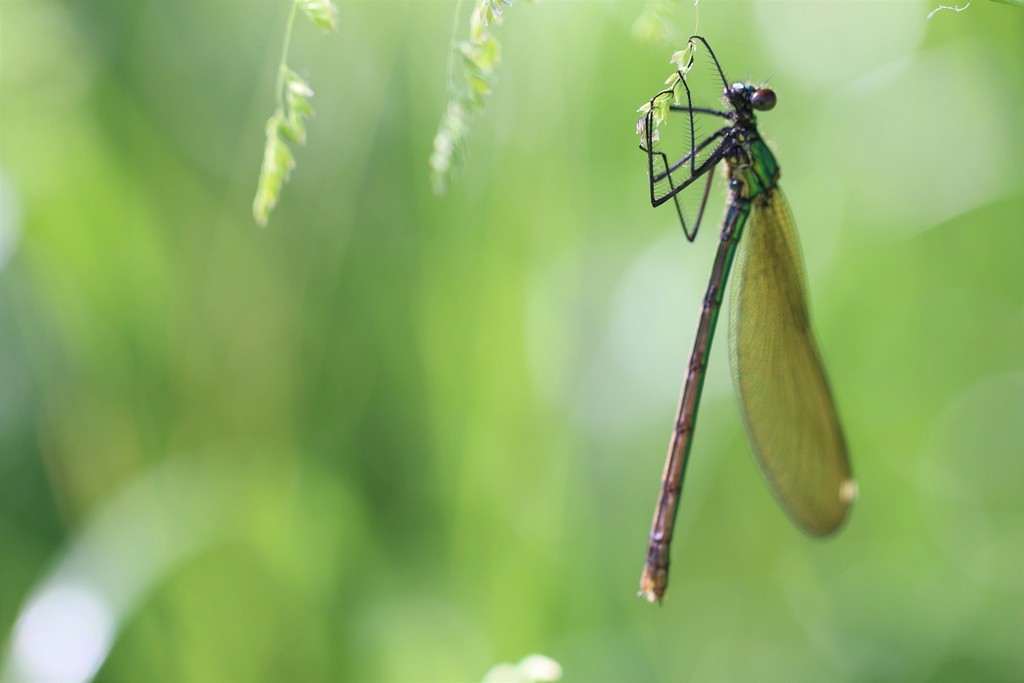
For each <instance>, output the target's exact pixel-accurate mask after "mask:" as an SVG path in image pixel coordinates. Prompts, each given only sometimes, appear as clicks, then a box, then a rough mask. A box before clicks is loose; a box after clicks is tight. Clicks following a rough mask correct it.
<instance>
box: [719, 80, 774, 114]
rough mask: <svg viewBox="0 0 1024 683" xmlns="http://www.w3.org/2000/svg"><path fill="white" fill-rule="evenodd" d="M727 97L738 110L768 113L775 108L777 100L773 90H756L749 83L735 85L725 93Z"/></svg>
mask: <svg viewBox="0 0 1024 683" xmlns="http://www.w3.org/2000/svg"><path fill="white" fill-rule="evenodd" d="M725 97H726V99H727V100H728V101H729V103H730V104H732V106H733V107H736V108H737V109H748V110H749V109H755V110H757V111H768V110H769V109H773V108H774V107H775V102H776V100H777V98H776V96H775V91H774V90H772V89H771V88H755V87H754V86H752V85H749V84H747V83H733V84H732V85H731V86H729V89H728V90H726V91H725Z"/></svg>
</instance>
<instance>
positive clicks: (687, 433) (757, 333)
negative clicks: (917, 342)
mask: <svg viewBox="0 0 1024 683" xmlns="http://www.w3.org/2000/svg"><path fill="white" fill-rule="evenodd" d="M699 47H703V48H704V49H706V50H707V55H708V57H709V58H710V59H711V61H712V62H713V64H714V76H713V77H714V79H715V80H716V81H717V80H719V79H720V81H721V86H722V87H723V88H724V92H723V95H722V103H723V107H722V108H721V109H717V108H712V107H703V106H700V105H699V103H697V102H695V101H694V96H693V92H691V87H690V85H689V84H688V82H687V75H688V72H689V71H690V67H692V65H693V60H694V53H695V52H696V50H697V48H699ZM688 52H689V59H688V61H687V62H686V63H685V64H683V63H682V61H683V60H682V59H680V60H679V62H678V66H679V67H680V68H679V70H678V71H677V73H676V75H675V76H674V77H673V78H671V79H670V83H672V84H673V85H672V87H671V88H669V89H668V90H663V91H661V92H660V93H658V94H657V95H655V96H654V97H653V98H651V100H650V103H649V104H648V105H646V106H645V108H642V109H641V111H644V112H645V115H644V117H643V118H642V119H641V120H640V121H639V123H638V130H639V132H640V134H641V136H642V140H643V141H642V143H641V145H640V149H642V150H643V151H644V152H645V153H646V154H647V170H648V174H649V176H650V185H651V203H652V204H653V205H654V206H659V205H661V204H664V203H665V202H667V201H669V200H672V202H673V203H674V204H675V206H676V210H677V212H678V213H679V218H680V220H681V221H682V223H683V231H684V233H685V234H686V237H687V239H689V240H690V241H693V240H694V239H696V236H697V230H698V228H699V227H700V220H701V217H702V216H703V214H704V205H705V204H706V203H707V200H708V196H709V190H710V187H711V181H712V178H713V176H714V174H715V169H716V167H717V166H718V164H719V163H720V162H722V163H724V164H725V175H726V177H727V179H728V200H727V203H726V211H725V218H724V220H723V224H722V232H721V236H720V240H721V241H720V243H719V245H718V252H717V254H716V256H715V261H714V264H713V265H712V268H711V279H710V282H709V283H708V288H707V293H706V294H705V296H704V306H703V310H702V311H701V316H700V322H699V323H698V325H697V335H696V339H694V342H693V350H692V352H691V354H690V363H689V367H688V369H687V373H686V382H685V384H684V385H683V393H682V398H681V399H680V403H679V411H678V413H677V414H676V421H675V428H674V430H673V432H672V440H671V442H670V444H669V449H668V460H667V461H666V463H665V471H664V474H663V475H662V480H661V494H660V496H659V498H658V505H657V508H656V509H655V511H654V522H653V524H652V527H651V536H650V543H649V545H648V548H647V561H646V563H645V564H644V571H643V576H642V577H641V579H640V594H641V596H643V597H644V598H646V599H648V600H650V601H651V602H654V601H660V600H661V599H662V597H663V596H664V594H665V587H666V585H667V583H668V565H669V544H670V542H671V540H672V529H673V526H674V524H675V517H676V512H677V510H678V508H679V496H680V491H681V489H682V485H683V476H684V474H685V471H686V463H687V460H688V456H689V451H690V445H691V443H692V439H693V431H694V425H695V422H696V418H697V407H698V404H699V402H700V393H701V388H702V386H703V384H704V376H705V374H706V372H707V361H708V354H709V352H710V349H711V340H712V337H713V336H714V332H715V323H716V321H717V320H718V312H719V309H720V308H721V306H722V296H723V292H724V291H725V286H726V282H727V280H728V279H729V271H730V270H731V269H732V267H733V265H734V264H733V260H734V256H735V257H736V259H735V261H736V263H735V268H736V281H735V282H734V283H733V287H732V304H731V315H730V328H731V329H730V344H729V347H730V358H731V361H732V374H733V381H734V384H735V387H736V393H737V396H738V398H739V404H740V410H741V413H742V415H743V421H744V423H745V426H746V430H747V437H748V439H749V441H750V446H751V449H752V450H753V451H754V455H755V456H756V458H757V461H758V462H759V463H760V466H761V469H762V470H763V472H764V474H765V477H766V478H767V480H768V482H769V484H770V487H771V489H772V491H773V492H774V494H775V496H776V498H777V499H778V501H779V503H780V504H781V505H782V507H783V508H784V509H785V510H786V512H787V513H788V514H789V516H790V518H791V519H792V520H793V522H794V523H795V524H796V525H797V526H799V527H800V528H801V529H803V530H804V531H806V532H807V533H808V534H811V535H813V536H824V535H827V534H830V533H832V532H833V531H835V530H836V529H838V528H839V526H840V525H841V524H842V523H843V520H845V519H846V516H847V513H848V511H849V507H850V502H851V501H852V500H853V497H854V493H855V490H856V489H855V484H854V482H853V478H852V476H851V474H850V465H849V461H848V459H847V455H846V444H845V441H844V439H843V433H842V428H841V427H840V425H839V418H838V416H837V415H836V409H835V405H834V403H833V401H832V395H831V392H830V391H829V387H828V382H827V380H826V379H825V373H824V370H823V369H822V365H821V359H820V357H819V354H818V349H817V345H816V343H815V341H814V336H813V334H812V332H811V327H810V321H809V318H808V311H807V303H806V295H805V291H804V274H803V265H802V263H801V257H800V248H799V244H798V243H797V238H796V232H795V230H794V226H793V218H792V216H791V215H790V212H789V207H788V206H787V204H786V200H785V198H784V197H783V196H782V192H781V190H780V189H779V184H778V183H779V165H778V163H777V162H776V160H775V156H774V155H773V154H772V152H771V151H770V150H769V149H768V146H767V145H766V144H765V142H764V140H762V138H761V136H760V134H759V133H758V131H757V123H756V119H755V115H754V114H755V112H762V111H768V110H769V109H772V108H773V107H774V106H775V102H776V95H775V93H774V92H773V91H772V90H770V89H768V88H765V87H757V86H753V85H750V84H747V83H733V84H730V83H729V82H728V81H727V80H726V78H725V74H724V73H723V72H722V68H721V65H720V64H719V63H718V59H717V58H716V57H715V55H714V52H712V50H711V46H710V45H708V43H707V41H706V40H705V39H704V38H702V37H700V36H693V37H691V38H690V41H689V44H688ZM680 54H681V53H680ZM716 87H717V86H716ZM680 89H681V90H680ZM684 94H685V96H684ZM684 100H685V101H684ZM659 115H662V116H667V115H673V116H675V117H676V118H677V119H681V120H682V122H684V123H685V124H688V129H687V132H688V136H687V138H688V139H687V140H686V144H685V149H684V150H683V153H682V154H681V156H678V157H669V156H668V154H667V153H666V151H664V150H663V148H662V144H661V142H660V141H659V131H658V130H657V123H658V122H659V118H658V117H659ZM709 119H710V120H720V121H722V122H724V125H722V126H721V127H720V128H718V129H717V130H715V131H714V132H713V133H711V134H710V135H708V136H707V137H704V138H703V139H698V136H697V133H696V131H697V129H698V127H699V123H700V122H701V121H704V120H709ZM698 180H701V181H702V184H703V190H702V192H701V193H700V194H698V195H696V198H697V204H696V205H695V210H694V211H687V210H686V208H684V204H683V201H682V200H681V195H680V193H681V192H683V191H684V190H686V188H687V187H689V186H690V185H693V184H695V183H697V181H698ZM688 214H689V215H688ZM748 221H749V223H750V227H749V230H747V234H746V235H744V234H743V233H744V228H745V227H746V226H747V223H748ZM741 238H742V239H741ZM737 252H738V253H737Z"/></svg>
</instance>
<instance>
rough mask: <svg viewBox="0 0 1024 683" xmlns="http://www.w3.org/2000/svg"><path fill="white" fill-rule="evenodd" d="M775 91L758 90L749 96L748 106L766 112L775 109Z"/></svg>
mask: <svg viewBox="0 0 1024 683" xmlns="http://www.w3.org/2000/svg"><path fill="white" fill-rule="evenodd" d="M775 100H776V97H775V91H774V90H771V89H770V88H758V89H757V90H755V91H754V94H753V95H751V96H750V106H751V107H753V108H754V109H756V110H758V111H768V110H769V109H772V108H774V107H775Z"/></svg>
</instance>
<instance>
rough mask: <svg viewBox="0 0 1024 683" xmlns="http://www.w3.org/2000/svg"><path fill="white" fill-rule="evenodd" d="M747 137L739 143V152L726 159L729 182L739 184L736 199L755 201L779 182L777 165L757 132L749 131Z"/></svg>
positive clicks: (735, 188)
mask: <svg viewBox="0 0 1024 683" xmlns="http://www.w3.org/2000/svg"><path fill="white" fill-rule="evenodd" d="M748 135H749V137H747V139H745V140H741V141H740V146H739V151H738V152H737V153H736V154H733V155H730V156H728V157H726V159H725V161H726V164H728V173H729V180H730V181H733V182H734V183H735V182H738V183H739V187H735V185H734V192H735V193H736V195H737V198H738V199H741V200H742V199H746V200H751V199H756V198H758V197H760V196H762V195H764V194H766V193H768V192H770V191H772V190H774V189H775V187H776V186H777V185H778V182H779V164H778V162H777V161H775V155H774V154H772V151H771V150H770V149H768V145H766V144H764V140H762V139H761V137H760V136H759V135H758V134H757V130H756V129H754V128H751V129H750V132H749V134H748Z"/></svg>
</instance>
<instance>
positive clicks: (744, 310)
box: [730, 189, 855, 536]
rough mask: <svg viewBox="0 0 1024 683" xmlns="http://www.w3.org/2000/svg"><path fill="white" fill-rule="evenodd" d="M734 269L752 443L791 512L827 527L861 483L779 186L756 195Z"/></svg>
mask: <svg viewBox="0 0 1024 683" xmlns="http://www.w3.org/2000/svg"><path fill="white" fill-rule="evenodd" d="M735 273H736V274H735V277H736V279H735V281H734V283H733V290H732V299H733V301H732V310H731V320H730V323H731V324H730V328H731V329H730V355H731V360H732V371H733V381H734V383H735V385H736V393H737V395H738V397H739V402H740V410H741V412H742V414H743V420H744V423H745V424H746V428H747V435H748V437H749V439H750V444H751V447H752V448H753V451H754V455H755V456H756V457H757V460H758V462H759V463H760V465H761V469H762V470H763V471H764V474H765V476H766V477H767V479H768V481H769V483H770V484H771V488H772V490H773V492H774V493H775V496H776V497H777V498H778V500H779V502H780V503H781V504H782V506H783V508H785V510H786V511H787V513H788V514H789V516H790V517H791V518H792V519H793V521H794V522H795V523H796V524H797V525H799V526H800V527H801V528H803V529H804V530H805V531H806V532H807V533H809V534H812V535H814V536H824V535H826V534H829V533H831V532H833V531H835V530H836V529H837V528H838V527H839V526H840V525H841V524H842V523H843V520H844V519H846V515H847V513H848V511H849V507H850V502H851V500H852V499H853V495H854V491H855V488H854V483H853V479H852V477H851V474H850V464H849V460H848V459H847V456H846V444H845V442H844V440H843V433H842V428H841V427H840V426H839V418H838V417H837V415H836V408H835V405H834V403H833V402H832V394H831V392H830V391H829V388H828V381H827V380H826V379H825V372H824V370H823V369H822V366H821V359H820V357H819V355H818V348H817V345H816V344H815V341H814V336H813V333H812V332H811V326H810V320H809V317H808V312H807V301H806V297H805V292H804V275H803V266H802V263H801V257H800V248H799V245H798V243H797V241H796V233H795V231H794V228H793V218H792V216H791V215H790V212H789V207H788V206H787V205H786V200H785V198H784V197H783V196H782V193H781V192H780V191H779V190H778V189H776V190H775V191H774V192H769V193H768V194H767V195H764V196H763V197H762V198H760V199H758V200H755V206H754V211H753V216H752V219H751V221H750V225H749V226H748V228H747V231H746V235H744V236H743V238H742V241H741V244H740V247H739V252H738V254H737V263H736V266H735Z"/></svg>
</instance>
